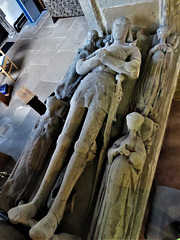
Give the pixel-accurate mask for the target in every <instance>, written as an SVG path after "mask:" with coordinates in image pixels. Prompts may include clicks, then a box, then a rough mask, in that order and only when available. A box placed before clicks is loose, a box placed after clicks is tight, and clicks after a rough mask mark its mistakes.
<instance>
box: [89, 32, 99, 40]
mask: <svg viewBox="0 0 180 240" xmlns="http://www.w3.org/2000/svg"><path fill="white" fill-rule="evenodd" d="M97 40H98V32H97V31H96V30H90V31H89V32H88V33H87V41H97Z"/></svg>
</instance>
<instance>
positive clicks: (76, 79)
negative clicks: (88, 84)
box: [55, 30, 101, 101]
mask: <svg viewBox="0 0 180 240" xmlns="http://www.w3.org/2000/svg"><path fill="white" fill-rule="evenodd" d="M100 44H101V39H100V38H99V37H98V33H97V31H96V30H90V31H89V32H88V34H87V37H86V40H85V44H84V46H83V47H82V48H80V49H78V51H77V54H76V56H75V58H74V60H73V62H72V63H71V65H70V67H69V69H68V71H67V73H66V74H65V76H64V78H63V80H62V82H61V83H60V84H59V86H58V87H57V88H56V90H55V94H56V97H57V98H58V99H61V100H66V101H70V99H71V97H72V95H73V94H74V92H75V89H76V88H77V86H78V85H79V83H80V81H81V80H82V78H83V76H81V75H79V74H78V73H77V72H76V63H77V61H78V60H79V59H82V58H84V59H85V58H87V57H88V56H89V55H90V54H91V53H93V52H94V51H95V50H96V49H97V48H99V47H100Z"/></svg>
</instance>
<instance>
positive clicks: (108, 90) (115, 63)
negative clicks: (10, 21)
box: [8, 18, 141, 240]
mask: <svg viewBox="0 0 180 240" xmlns="http://www.w3.org/2000/svg"><path fill="white" fill-rule="evenodd" d="M129 31H130V21H129V19H127V18H119V19H117V20H116V21H115V22H114V24H113V29H112V34H113V39H114V42H113V43H112V44H111V45H110V46H108V47H106V48H104V49H101V50H97V52H96V54H93V56H91V57H88V58H87V59H80V60H78V62H77V64H76V70H77V73H78V74H80V75H86V74H87V76H86V77H84V79H83V80H82V81H81V83H80V84H79V86H78V88H77V90H76V91H75V93H74V95H73V97H72V99H71V105H70V110H69V113H68V116H67V119H66V122H65V124H64V127H63V130H62V133H61V134H60V136H59V138H58V140H57V146H56V149H55V151H54V153H53V156H52V158H51V161H50V164H49V167H48V169H47V172H46V174H45V177H44V179H43V181H42V184H41V186H40V188H39V190H38V192H37V194H36V196H35V197H34V199H33V200H32V201H31V202H30V203H28V204H25V205H22V206H18V207H16V208H12V209H11V210H10V211H9V212H8V215H9V218H10V220H11V221H12V222H13V223H18V222H21V223H26V222H27V219H30V218H33V217H34V216H35V215H36V213H37V211H38V209H40V207H42V206H43V205H44V204H45V202H46V201H47V197H48V194H49V192H50V190H51V188H52V185H53V184H54V182H55V179H56V178H57V175H58V173H59V171H60V170H61V168H62V165H63V164H64V162H65V160H66V157H67V154H68V152H69V148H70V147H71V145H72V143H73V140H74V138H75V135H76V133H77V131H78V130H79V127H81V126H82V124H83V126H82V128H81V131H80V134H79V137H78V140H77V141H76V143H75V146H74V153H73V155H72V156H71V158H70V161H69V163H68V166H67V169H66V172H65V175H64V179H63V181H62V184H61V186H60V189H59V192H58V194H57V196H56V199H55V201H54V203H53V205H52V206H51V208H50V210H49V212H48V214H47V215H46V216H45V217H44V218H43V219H42V220H41V221H39V222H38V223H37V224H36V225H35V226H34V227H32V228H31V230H30V236H31V238H32V239H34V240H36V239H41V240H43V239H49V238H50V237H51V236H52V235H53V233H54V231H55V230H56V228H57V226H58V225H59V224H60V222H61V219H62V217H63V214H64V210H65V207H66V203H67V200H68V198H69V195H70V193H71V191H72V189H73V187H74V185H75V184H76V182H77V180H78V179H79V177H80V176H81V174H82V172H83V171H84V168H85V166H86V163H87V161H89V160H90V159H92V158H94V156H95V153H96V138H97V136H98V134H99V131H100V130H101V128H102V126H103V123H104V121H105V118H106V116H107V114H108V113H109V108H110V104H111V100H112V96H113V93H114V91H115V87H116V80H115V77H116V75H118V74H120V75H121V74H124V75H125V76H127V77H130V78H131V79H136V78H137V77H138V75H139V69H140V63H141V56H140V52H139V50H138V48H137V47H136V46H135V45H133V44H129V43H126V38H127V36H128V33H129Z"/></svg>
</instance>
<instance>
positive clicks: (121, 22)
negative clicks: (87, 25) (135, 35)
mask: <svg viewBox="0 0 180 240" xmlns="http://www.w3.org/2000/svg"><path fill="white" fill-rule="evenodd" d="M130 28H131V23H130V20H129V19H128V18H126V17H121V18H117V19H116V20H115V21H114V23H113V27H112V36H113V39H115V40H116V39H121V38H124V37H127V36H128V33H129V30H130Z"/></svg>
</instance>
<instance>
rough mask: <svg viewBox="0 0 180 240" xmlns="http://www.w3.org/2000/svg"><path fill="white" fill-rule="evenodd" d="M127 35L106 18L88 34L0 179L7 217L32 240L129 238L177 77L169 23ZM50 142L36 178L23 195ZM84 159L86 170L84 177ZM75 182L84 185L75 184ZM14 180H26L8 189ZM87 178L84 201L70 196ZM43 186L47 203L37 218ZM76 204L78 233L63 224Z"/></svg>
mask: <svg viewBox="0 0 180 240" xmlns="http://www.w3.org/2000/svg"><path fill="white" fill-rule="evenodd" d="M136 36H137V39H138V41H137V40H135V39H133V38H132V33H131V25H130V21H129V19H127V18H125V17H122V18H118V19H116V20H115V22H114V24H113V27H112V34H111V36H105V37H99V36H98V34H97V32H96V31H90V33H89V35H88V36H87V39H86V43H85V45H84V46H83V47H82V48H81V49H79V50H78V53H77V55H76V57H75V59H74V61H73V63H72V65H71V66H70V68H69V70H68V72H67V74H66V76H65V78H64V80H63V81H62V83H61V84H60V85H59V86H58V87H57V89H56V93H55V97H51V98H50V99H49V100H48V101H47V112H46V113H45V115H44V116H42V118H41V119H40V121H39V122H37V124H36V126H35V128H34V130H33V133H32V135H31V137H30V140H29V142H28V145H27V146H26V148H25V149H24V152H23V154H22V155H21V158H20V160H19V162H18V163H17V165H16V167H15V169H14V171H13V173H12V175H11V177H10V178H9V179H8V180H7V182H6V184H5V185H4V187H3V189H2V192H1V196H0V207H1V208H3V209H4V210H6V211H8V210H9V209H10V210H9V212H8V215H9V218H10V220H11V222H12V223H23V224H26V225H29V226H30V228H31V229H30V237H31V238H32V239H33V240H36V239H42V240H43V239H54V240H55V239H62V237H64V236H65V239H78V237H76V236H74V235H78V236H79V237H84V238H89V239H94V240H95V239H137V238H138V235H139V232H140V229H141V225H142V220H143V216H144V212H145V207H146V204H147V200H148V195H149V192H150V188H151V184H152V179H153V176H154V173H155V168H156V164H157V160H158V156H159V152H160V148H161V144H162V140H163V135H164V131H165V126H166V121H167V117H168V112H169V109H170V106H171V100H172V96H173V93H174V89H175V84H176V81H177V75H178V70H179V68H178V65H177V66H175V65H174V64H172V63H173V61H176V62H177V63H178V61H179V59H178V54H177V52H176V51H177V47H178V37H177V34H176V33H175V32H174V31H173V30H171V29H170V27H167V26H161V27H160V28H158V29H157V34H155V35H154V36H152V35H150V34H149V33H148V32H147V30H144V29H143V30H139V31H138V32H137V34H136ZM146 43H147V44H146ZM137 46H138V47H139V48H140V50H139V49H138V47H137ZM140 51H141V52H142V56H143V57H142V59H143V62H142V65H141V54H140ZM174 59H175V60H174ZM140 68H141V70H140ZM62 100H63V101H62ZM68 104H69V105H70V108H69V112H68V114H67V117H66V112H67V109H68V106H69V105H68ZM60 119H61V122H59V120H60ZM125 119H126V121H125ZM116 123H118V124H116ZM60 126H61V127H62V131H61V129H59V132H57V128H60ZM57 135H59V136H58V139H57ZM56 139H57V141H56ZM55 141H56V146H55V148H54V149H53V150H54V151H53V153H52V152H51V158H50V162H49V165H48V168H47V171H46V173H45V175H44V176H43V179H42V182H41V185H40V186H38V189H37V191H36V192H33V193H32V192H31V191H30V192H28V188H29V186H30V184H32V182H34V181H36V179H38V178H39V173H38V174H37V172H38V171H39V170H40V169H41V168H45V165H47V159H46V157H47V153H48V152H49V151H50V150H52V148H51V146H52V144H53V143H55ZM47 145H48V147H47ZM111 146H112V147H111ZM108 149H109V150H108ZM37 153H39V154H37ZM28 154H29V155H28ZM26 159H28V161H26ZM89 164H92V165H93V164H94V168H93V167H92V170H93V171H94V172H93V176H92V179H88V181H87V178H86V171H87V169H88V168H89V167H90V166H89ZM22 173H23V178H24V179H22ZM59 174H61V175H60V177H59V178H58V175H59ZM57 178H58V179H59V180H58V181H59V183H58V184H57V183H56V184H55V182H56V179H57ZM82 179H86V180H85V181H84V186H82V187H81V189H80V188H76V187H77V185H78V183H79V181H80V180H82ZM23 180H25V182H26V185H24V188H23V189H18V186H17V182H18V181H19V182H23ZM82 181H83V180H82ZM89 182H92V185H93V187H92V189H91V193H90V195H88V196H87V195H85V200H84V201H85V202H86V207H84V206H83V204H82V203H80V202H79V203H78V201H76V198H78V196H79V195H81V191H84V189H86V188H88V186H89V185H88V184H89ZM54 184H55V188H54ZM11 186H15V187H13V188H12V187H11ZM52 189H53V192H51V190H52ZM54 189H55V190H54ZM75 189H79V190H78V191H77V192H76V191H75ZM18 191H19V192H18ZM50 192H51V195H50V196H53V197H52V198H53V201H50V202H51V204H50V206H49V209H48V210H47V209H46V213H45V214H44V216H43V217H42V216H40V218H41V219H40V220H39V216H38V214H39V212H40V210H41V209H42V208H43V207H44V206H45V205H46V204H47V200H48V197H49V194H50ZM55 192H56V194H55ZM54 194H55V196H54ZM5 201H6V204H4V202H5ZM22 203H23V204H22ZM24 203H25V204H24ZM18 205H19V206H18ZM78 205H79V206H80V208H78V209H80V210H79V214H78V216H80V217H81V216H83V218H84V219H83V220H84V225H85V223H87V222H88V224H87V225H88V226H86V227H85V226H82V225H81V226H80V228H81V229H80V231H76V230H74V228H73V227H72V226H71V224H70V223H71V220H70V219H71V217H72V216H73V213H74V212H76V207H78ZM81 205H82V206H81ZM69 206H70V209H71V214H69V218H67V214H66V213H67V209H68V208H69ZM81 211H82V212H83V211H84V212H83V214H82V213H81ZM81 214H82V215H81ZM71 215H72V216H71ZM78 216H76V219H77V222H78V221H80V219H78ZM80 217H79V218H80ZM37 219H38V221H37ZM63 220H64V221H65V222H66V224H67V226H68V227H66V228H65V227H64V225H63ZM87 220H88V221H87ZM68 221H69V222H68ZM68 223H69V225H68ZM81 223H82V219H81ZM74 224H75V223H74ZM71 227H72V229H71ZM83 227H84V228H86V229H85V230H84V229H83ZM57 228H58V230H57V234H56V235H55V234H54V232H55V230H56V229H57ZM65 229H66V230H65ZM67 229H68V231H69V232H67V234H64V233H62V232H63V231H67Z"/></svg>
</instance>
